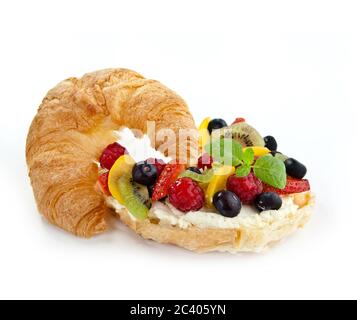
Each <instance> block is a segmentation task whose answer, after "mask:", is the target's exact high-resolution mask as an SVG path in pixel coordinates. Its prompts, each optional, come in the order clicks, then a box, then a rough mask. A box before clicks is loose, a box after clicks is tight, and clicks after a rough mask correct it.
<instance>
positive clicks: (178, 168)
mask: <svg viewBox="0 0 357 320" xmlns="http://www.w3.org/2000/svg"><path fill="white" fill-rule="evenodd" d="M184 170H185V166H184V165H182V164H167V165H166V166H165V168H164V170H163V171H162V173H161V175H160V176H159V178H158V179H157V181H156V184H155V186H154V192H153V195H152V200H153V201H158V200H161V199H163V198H165V197H166V196H167V195H168V194H169V188H170V186H171V185H172V184H173V183H174V182H175V181H176V180H177V178H178V176H179V175H180V173H181V172H182V171H184Z"/></svg>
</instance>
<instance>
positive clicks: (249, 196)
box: [227, 173, 263, 204]
mask: <svg viewBox="0 0 357 320" xmlns="http://www.w3.org/2000/svg"><path fill="white" fill-rule="evenodd" d="M227 189H228V190H230V191H232V192H234V193H235V194H236V195H237V196H238V197H239V199H240V200H241V201H242V203H243V204H252V203H253V201H254V199H255V198H256V197H257V195H259V194H260V193H262V191H263V183H262V182H261V181H260V180H259V179H258V178H257V177H256V176H254V174H253V173H250V174H249V175H248V176H246V177H244V178H240V177H237V176H236V175H232V176H231V177H229V179H228V181H227Z"/></svg>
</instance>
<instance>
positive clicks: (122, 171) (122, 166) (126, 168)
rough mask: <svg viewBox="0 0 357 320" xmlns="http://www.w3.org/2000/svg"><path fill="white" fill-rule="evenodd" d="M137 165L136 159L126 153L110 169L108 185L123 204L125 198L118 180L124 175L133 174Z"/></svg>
mask: <svg viewBox="0 0 357 320" xmlns="http://www.w3.org/2000/svg"><path fill="white" fill-rule="evenodd" d="M134 165H135V160H134V159H133V158H132V157H131V156H129V155H127V154H125V155H123V156H121V157H120V158H119V159H118V160H117V161H116V162H115V163H114V165H113V167H112V168H111V169H110V171H109V177H108V186H109V191H110V193H111V194H112V196H113V197H114V198H115V199H116V200H117V201H118V202H119V203H120V204H122V205H124V200H123V198H122V196H121V195H120V192H119V184H118V181H119V179H120V178H121V177H122V176H123V175H131V171H132V170H133V167H134Z"/></svg>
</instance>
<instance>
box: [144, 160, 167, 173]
mask: <svg viewBox="0 0 357 320" xmlns="http://www.w3.org/2000/svg"><path fill="white" fill-rule="evenodd" d="M146 163H148V164H152V165H154V166H155V167H156V170H157V175H158V176H160V174H161V173H162V171H163V170H164V168H165V167H166V163H165V161H164V160H161V159H154V158H149V159H147V160H146Z"/></svg>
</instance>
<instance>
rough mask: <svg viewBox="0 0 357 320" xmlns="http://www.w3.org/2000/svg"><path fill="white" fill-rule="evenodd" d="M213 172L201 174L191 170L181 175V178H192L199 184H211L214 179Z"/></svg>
mask: <svg viewBox="0 0 357 320" xmlns="http://www.w3.org/2000/svg"><path fill="white" fill-rule="evenodd" d="M213 175H214V173H213V170H212V169H211V170H206V171H204V173H203V174H202V173H201V171H200V173H197V172H193V171H190V170H186V171H184V172H183V173H181V175H180V178H190V179H192V180H193V181H196V182H199V183H209V182H210V181H211V180H212V178H213Z"/></svg>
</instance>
